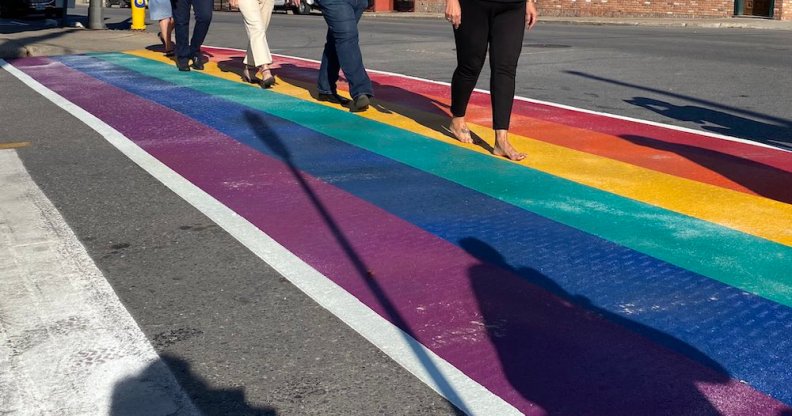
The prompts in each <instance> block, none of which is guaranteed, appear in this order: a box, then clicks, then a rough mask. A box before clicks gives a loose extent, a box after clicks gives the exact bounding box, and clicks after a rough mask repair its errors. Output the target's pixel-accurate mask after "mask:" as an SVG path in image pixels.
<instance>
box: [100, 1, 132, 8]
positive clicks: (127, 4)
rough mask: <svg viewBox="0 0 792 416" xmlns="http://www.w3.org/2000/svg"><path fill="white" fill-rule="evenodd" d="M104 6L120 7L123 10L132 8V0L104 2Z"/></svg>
mask: <svg viewBox="0 0 792 416" xmlns="http://www.w3.org/2000/svg"><path fill="white" fill-rule="evenodd" d="M104 6H105V7H113V6H118V7H122V8H123V7H126V8H130V7H132V0H104Z"/></svg>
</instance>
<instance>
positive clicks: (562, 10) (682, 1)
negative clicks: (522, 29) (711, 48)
mask: <svg viewBox="0 0 792 416" xmlns="http://www.w3.org/2000/svg"><path fill="white" fill-rule="evenodd" d="M539 8H540V9H539V11H540V13H541V14H544V15H545V16H603V17H617V16H638V17H664V16H668V17H729V16H732V15H733V14H734V1H733V0H541V2H540V3H539Z"/></svg>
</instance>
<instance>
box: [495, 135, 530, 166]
mask: <svg viewBox="0 0 792 416" xmlns="http://www.w3.org/2000/svg"><path fill="white" fill-rule="evenodd" d="M501 132H502V133H501ZM492 154H494V155H495V156H503V157H505V158H507V159H510V160H513V161H515V162H519V161H521V160H523V159H525V153H520V152H518V151H517V150H516V149H515V148H514V146H512V144H511V143H510V142H509V136H508V133H507V132H506V130H497V131H496V132H495V146H493V148H492Z"/></svg>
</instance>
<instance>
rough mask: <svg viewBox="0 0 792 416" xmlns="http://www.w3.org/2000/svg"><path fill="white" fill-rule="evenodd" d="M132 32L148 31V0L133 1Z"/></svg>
mask: <svg viewBox="0 0 792 416" xmlns="http://www.w3.org/2000/svg"><path fill="white" fill-rule="evenodd" d="M131 6H132V30H146V0H132V4H131Z"/></svg>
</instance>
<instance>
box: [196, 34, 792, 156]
mask: <svg viewBox="0 0 792 416" xmlns="http://www.w3.org/2000/svg"><path fill="white" fill-rule="evenodd" d="M209 47H211V48H215V49H224V50H229V51H235V52H245V51H244V50H242V49H236V48H224V47H221V46H209ZM273 55H274V56H282V57H284V58H290V59H297V60H301V61H305V62H313V63H320V61H317V60H315V59H308V58H301V57H299V56H291V55H284V54H273ZM367 71H369V72H374V73H377V74H383V75H390V76H394V77H399V78H405V79H411V80H415V81H422V82H429V83H432V84H437V85H444V86H451V84H449V83H447V82H443V81H434V80H431V79H425V78H419V77H413V76H410V75H403V74H397V73H394V72H388V71H380V70H376V69H367ZM474 91H477V92H480V93H483V94H489V93H490V92H489V91H487V90H483V89H480V88H476V89H475V90H474ZM514 99H515V100H519V101H525V102H529V103H534V104H542V105H547V106H550V107H556V108H561V109H564V110H572V111H579V112H581V113H586V114H593V115H597V116H603V117H610V118H615V119H619V120H625V121H631V122H634V123H640V124H646V125H650V126H655V127H662V128H666V129H671V130H677V131H682V132H686V133H693V134H698V135H701V136H707V137H711V138H714V139H720V140H727V141H730V142H737V143H744V144H749V145H752V146H757V147H765V148H768V149H773V150H780V151H782V152H789V153H792V150H790V149H786V148H784V147H778V146H773V145H769V144H765V143H759V142H754V141H751V140H747V139H741V138H739V137H732V136H726V135H724V134H717V133H712V132H708V131H702V130H695V129H691V128H687V127H681V126H674V125H671V124H664V123H658V122H655V121H649V120H641V119H639V118H632V117H627V116H620V115H618V114H610V113H603V112H600V111H594V110H587V109H585V108H578V107H572V106H569V105H564V104H557V103H552V102H549V101H541V100H535V99H532V98H525V97H521V96H519V95H515V96H514Z"/></svg>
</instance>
